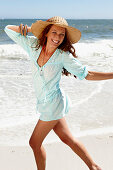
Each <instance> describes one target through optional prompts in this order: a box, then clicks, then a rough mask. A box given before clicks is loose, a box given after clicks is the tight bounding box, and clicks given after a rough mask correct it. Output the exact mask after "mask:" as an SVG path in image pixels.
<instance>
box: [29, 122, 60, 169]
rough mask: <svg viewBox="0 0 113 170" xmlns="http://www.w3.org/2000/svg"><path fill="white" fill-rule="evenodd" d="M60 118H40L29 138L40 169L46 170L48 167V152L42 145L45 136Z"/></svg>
mask: <svg viewBox="0 0 113 170" xmlns="http://www.w3.org/2000/svg"><path fill="white" fill-rule="evenodd" d="M57 122H58V120H53V121H42V120H40V119H39V121H38V123H37V125H36V127H35V129H34V131H33V133H32V136H31V138H30V140H29V144H30V146H31V148H32V150H33V153H34V156H35V161H36V165H37V169H38V170H45V167H46V152H45V149H44V147H43V145H42V142H43V140H44V138H45V137H46V136H47V134H48V133H49V132H50V131H51V130H52V129H53V127H54V126H55V125H56V124H57Z"/></svg>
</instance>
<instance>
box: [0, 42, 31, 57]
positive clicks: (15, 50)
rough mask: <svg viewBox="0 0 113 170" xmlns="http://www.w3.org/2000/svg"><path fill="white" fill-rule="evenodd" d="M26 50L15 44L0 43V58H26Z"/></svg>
mask: <svg viewBox="0 0 113 170" xmlns="http://www.w3.org/2000/svg"><path fill="white" fill-rule="evenodd" d="M27 56H28V54H27V52H26V51H25V50H24V49H23V48H22V47H20V46H19V45H17V44H4V45H0V58H3V59H4V58H8V59H17V60H18V59H27V58H28V57H27Z"/></svg>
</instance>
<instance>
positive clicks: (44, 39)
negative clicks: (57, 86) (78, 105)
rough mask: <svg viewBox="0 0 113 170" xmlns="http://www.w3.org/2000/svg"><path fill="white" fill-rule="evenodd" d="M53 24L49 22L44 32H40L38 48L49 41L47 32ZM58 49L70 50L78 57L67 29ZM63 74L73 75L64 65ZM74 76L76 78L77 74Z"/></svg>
mask: <svg viewBox="0 0 113 170" xmlns="http://www.w3.org/2000/svg"><path fill="white" fill-rule="evenodd" d="M52 25H53V24H49V25H48V26H46V28H45V29H44V30H43V31H42V33H41V34H40V36H39V38H38V40H37V44H36V47H35V48H36V50H38V49H39V48H40V46H44V45H46V43H47V37H46V34H47V33H48V32H49V30H50V28H51V27H52ZM58 49H61V50H62V51H65V52H66V51H69V52H70V53H71V54H72V55H73V57H75V58H77V56H76V54H75V48H74V47H73V45H72V44H71V42H70V41H69V38H68V36H67V30H65V37H64V40H63V42H62V43H61V44H60V45H59V46H58ZM62 75H66V76H68V75H71V73H70V72H68V71H67V70H66V69H65V68H64V67H63V69H62ZM74 77H75V78H76V76H75V75H74Z"/></svg>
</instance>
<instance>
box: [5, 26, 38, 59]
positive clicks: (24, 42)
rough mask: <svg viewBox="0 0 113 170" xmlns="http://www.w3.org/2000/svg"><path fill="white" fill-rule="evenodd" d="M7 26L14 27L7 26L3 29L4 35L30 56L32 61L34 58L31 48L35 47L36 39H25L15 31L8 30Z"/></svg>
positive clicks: (32, 37) (28, 37) (29, 37)
mask: <svg viewBox="0 0 113 170" xmlns="http://www.w3.org/2000/svg"><path fill="white" fill-rule="evenodd" d="M8 26H15V25H7V26H6V27H5V28H4V31H5V32H6V34H7V35H8V36H9V37H10V38H11V39H12V40H13V41H14V42H16V43H17V44H18V45H20V46H21V47H22V48H23V49H24V50H25V51H26V52H27V53H28V55H29V56H30V58H31V59H32V60H35V58H34V57H33V55H32V51H33V50H34V49H35V48H32V47H35V46H36V42H37V40H38V39H37V38H36V37H35V36H28V35H26V37H25V36H22V35H21V33H18V32H16V31H13V30H11V29H9V28H8Z"/></svg>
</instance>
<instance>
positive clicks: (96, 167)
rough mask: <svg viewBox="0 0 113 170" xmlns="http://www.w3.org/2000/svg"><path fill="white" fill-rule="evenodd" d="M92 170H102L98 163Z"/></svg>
mask: <svg viewBox="0 0 113 170" xmlns="http://www.w3.org/2000/svg"><path fill="white" fill-rule="evenodd" d="M90 170H102V169H101V168H100V167H99V166H98V165H96V164H95V165H92V167H91V169H90Z"/></svg>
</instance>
